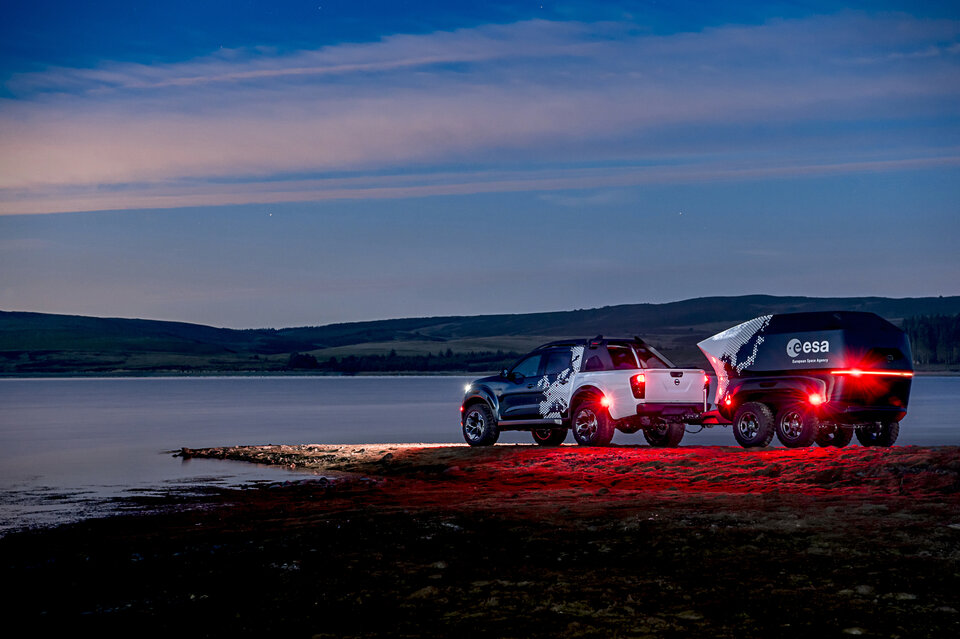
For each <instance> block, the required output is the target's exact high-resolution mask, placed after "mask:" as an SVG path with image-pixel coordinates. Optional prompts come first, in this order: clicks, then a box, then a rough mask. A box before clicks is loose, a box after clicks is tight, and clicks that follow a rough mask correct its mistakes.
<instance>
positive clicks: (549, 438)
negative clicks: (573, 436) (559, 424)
mask: <svg viewBox="0 0 960 639" xmlns="http://www.w3.org/2000/svg"><path fill="white" fill-rule="evenodd" d="M566 438H567V429H566V428H538V429H536V430H534V431H533V441H535V442H537V444H539V445H540V446H559V445H560V444H562V443H563V440H565V439H566Z"/></svg>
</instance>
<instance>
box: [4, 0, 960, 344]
mask: <svg viewBox="0 0 960 639" xmlns="http://www.w3.org/2000/svg"><path fill="white" fill-rule="evenodd" d="M276 4H277V5H279V6H275V3H268V2H245V3H236V2H229V3H228V2H210V3H196V2H192V3H186V2H167V3H162V4H147V3H143V4H140V3H129V2H123V3H120V2H116V3H114V2H97V3H61V2H29V3H27V2H22V3H21V2H8V3H5V5H4V9H3V11H4V19H3V20H0V308H2V309H4V310H34V311H43V312H58V313H77V314H88V315H101V316H122V317H149V318H158V319H175V320H182V321H195V322H202V323H209V324H214V325H219V326H236V327H253V326H293V325H308V324H324V323H329V322H337V321H351V320H363V319H378V318H386V317H406V316H423V315H446V314H479V313H492V312H497V313H502V312H507V313H509V312H528V311H539V310H561V309H570V308H584V307H592V306H604V305H608V304H622V303H633V302H661V301H669V300H676V299H684V298H687V297H693V296H701V295H738V294H749V293H769V294H784V295H786V294H801V295H816V296H847V295H888V296H894V297H906V296H920V295H956V294H960V258H958V255H957V254H958V251H957V249H956V246H957V243H958V240H960V233H958V231H960V179H958V178H960V127H958V119H960V16H958V13H960V10H958V9H957V8H956V7H955V6H954V5H952V4H950V3H939V4H938V3H930V4H923V3H899V4H898V3H867V4H858V5H857V6H856V7H855V8H853V7H848V6H843V5H837V4H834V3H820V2H817V3H787V2H785V3H779V4H765V3H764V4H761V3H758V4H749V3H746V4H744V3H738V4H737V6H736V7H732V8H731V7H724V6H723V5H722V4H719V3H716V4H715V3H698V2H678V3H669V5H667V4H663V5H661V4H660V3H644V2H632V3H630V2H628V3H605V4H604V5H603V7H602V8H599V9H598V8H597V7H596V6H593V3H585V2H567V3H549V2H544V3H537V2H532V3H528V2H524V3H509V2H505V3H497V4H493V5H488V4H486V3H476V4H474V3H470V4H464V5H462V6H461V5H460V4H457V3H449V2H436V3H430V2H411V3H397V2H323V1H319V2H313V3H300V2H290V3H276ZM664 7H668V8H664Z"/></svg>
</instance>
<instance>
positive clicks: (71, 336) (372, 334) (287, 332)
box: [0, 295, 960, 376]
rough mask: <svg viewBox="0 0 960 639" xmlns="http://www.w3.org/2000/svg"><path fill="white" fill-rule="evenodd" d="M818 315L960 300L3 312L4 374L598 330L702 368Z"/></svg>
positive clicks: (446, 355)
mask: <svg viewBox="0 0 960 639" xmlns="http://www.w3.org/2000/svg"><path fill="white" fill-rule="evenodd" d="M825 310H857V311H870V312H874V313H877V314H878V315H881V316H882V317H885V318H887V319H889V320H891V321H893V322H895V323H897V324H902V323H903V320H905V319H907V318H913V317H917V316H935V315H957V314H960V297H925V298H906V299H891V298H883V297H856V298H811V297H774V296H767V295H749V296H741V297H708V298H698V299H692V300H685V301H681V302H671V303H667V304H627V305H621V306H607V307H604V308H597V309H585V310H575V311H559V312H551V313H526V314H517V315H480V316H449V317H426V318H409V319H394V320H378V321H371V322H351V323H344V324H330V325H326V326H315V327H299V328H284V329H251V330H235V329H224V328H213V327H209V326H202V325H198V324H187V323H181V322H161V321H155V320H140V319H106V318H96V317H82V316H72V315H49V314H43V313H22V312H3V311H0V374H3V375H8V376H9V375H18V374H21V375H22V374H33V373H38V374H51V373H63V374H70V373H100V374H102V373H114V372H118V373H151V372H207V371H209V372H271V371H283V370H290V369H291V368H294V369H304V370H310V369H316V370H324V371H334V370H350V372H355V371H364V370H371V369H370V368H365V366H375V367H379V368H374V369H372V370H389V369H390V368H389V367H391V366H398V367H400V368H398V370H426V371H444V370H464V369H465V368H470V367H469V366H465V362H469V361H471V359H475V360H476V361H477V362H478V364H479V363H481V362H482V365H483V366H484V370H490V369H491V368H496V367H498V366H499V365H500V364H501V363H504V362H509V361H510V360H511V359H512V358H513V357H515V356H516V355H517V354H519V353H522V352H525V351H526V350H528V349H529V348H531V347H533V346H535V345H537V344H539V343H541V342H543V341H545V340H548V339H556V338H559V337H569V336H593V335H597V334H605V335H624V336H632V335H640V336H642V337H644V339H647V340H648V341H650V342H652V343H653V344H655V345H657V346H659V347H661V348H662V349H663V350H664V351H666V352H667V354H668V355H669V356H671V357H673V358H674V360H676V361H677V363H678V364H683V365H703V363H704V362H703V360H702V357H701V355H700V352H699V350H697V349H696V342H697V341H699V340H700V339H703V338H704V337H706V336H708V335H711V334H713V333H715V332H716V331H718V330H720V329H723V328H726V327H728V326H731V325H733V324H737V323H739V322H742V321H745V320H747V319H750V318H753V317H756V316H758V315H763V314H767V313H784V312H796V311H825ZM297 355H300V357H297ZM331 358H336V359H335V360H332V363H331ZM345 358H352V359H350V360H349V361H350V364H349V367H347V368H343V367H340V366H341V363H342V362H344V360H345ZM364 358H366V359H364ZM378 358H379V359H378ZM438 358H439V359H438ZM314 362H315V363H316V366H314ZM364 362H366V364H365V363H364ZM338 367H340V368H338ZM383 367H386V368H383Z"/></svg>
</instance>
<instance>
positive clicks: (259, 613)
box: [0, 444, 960, 639]
mask: <svg viewBox="0 0 960 639" xmlns="http://www.w3.org/2000/svg"><path fill="white" fill-rule="evenodd" d="M182 454H183V455H184V456H187V457H190V456H196V457H214V458H229V459H240V460H245V461H250V462H254V463H263V464H277V465H283V466H287V467H292V470H295V471H297V472H296V473H294V472H292V473H291V482H290V483H288V484H283V485H276V486H270V487H263V488H253V489H237V490H223V491H216V492H212V493H209V494H207V495H206V496H203V497H194V498H190V499H183V498H181V497H177V496H174V495H171V497H170V498H169V499H168V500H160V501H159V502H158V503H156V504H154V505H155V506H156V512H153V513H151V514H141V515H124V516H116V517H109V518H104V519H99V520H92V521H86V522H81V523H77V524H70V525H64V526H60V527H58V528H54V529H49V530H40V531H28V532H23V533H17V534H13V535H9V536H7V537H5V538H3V539H0V567H2V570H3V574H4V576H5V577H6V580H7V582H8V584H13V585H14V586H15V588H14V592H12V593H11V594H8V595H5V596H4V598H3V608H5V609H6V612H7V616H8V618H10V619H12V618H24V619H27V620H28V621H29V624H30V628H31V630H32V631H33V632H35V633H39V634H40V635H41V636H43V635H44V634H48V633H50V632H54V631H55V632H71V633H80V632H83V631H85V630H90V631H93V632H96V633H98V634H99V635H101V636H107V635H109V636H113V635H117V636H119V635H129V634H132V633H136V634H137V635H161V634H162V635H174V634H175V635H178V636H211V637H222V636H277V635H281V634H282V635H283V636H288V637H314V636H319V637H380V636H389V637H405V636H409V637H422V636H426V637H454V636H464V637H470V636H490V637H518V638H519V637H731V638H733V637H736V638H738V639H740V638H744V637H766V638H769V637H810V636H815V635H819V636H820V637H832V636H835V637H840V636H849V635H862V636H874V637H953V636H960V612H958V610H960V448H957V447H937V448H920V447H910V446H907V447H895V448H891V449H876V448H863V447H857V446H851V447H848V448H844V449H836V448H826V449H819V448H810V449H802V450H783V449H769V450H761V451H744V450H741V449H739V448H726V447H681V448H678V449H671V450H661V449H653V448H650V447H647V446H628V447H607V448H596V449H588V448H580V447H576V446H564V447H561V448H555V449H547V448H538V447H536V446H532V445H531V446H520V445H502V446H495V447H492V448H487V449H471V448H468V447H466V446H457V445H421V444H410V445H374V446H369V445H368V446H326V445H324V446H256V447H234V448H214V449H203V450H184V451H182ZM301 473H302V474H301Z"/></svg>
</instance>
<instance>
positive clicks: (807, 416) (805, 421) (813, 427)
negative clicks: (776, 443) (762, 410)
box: [776, 402, 820, 448]
mask: <svg viewBox="0 0 960 639" xmlns="http://www.w3.org/2000/svg"><path fill="white" fill-rule="evenodd" d="M776 430H777V439H779V440H780V443H781V444H783V445H784V446H786V447H787V448H804V447H806V446H809V445H810V444H812V443H813V440H815V439H816V438H817V435H819V434H820V420H819V419H817V414H816V413H815V412H813V411H812V410H810V407H809V406H807V405H805V404H803V403H800V402H794V403H790V404H787V405H786V406H784V407H783V408H781V409H780V411H779V412H778V413H777V423H776Z"/></svg>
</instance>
